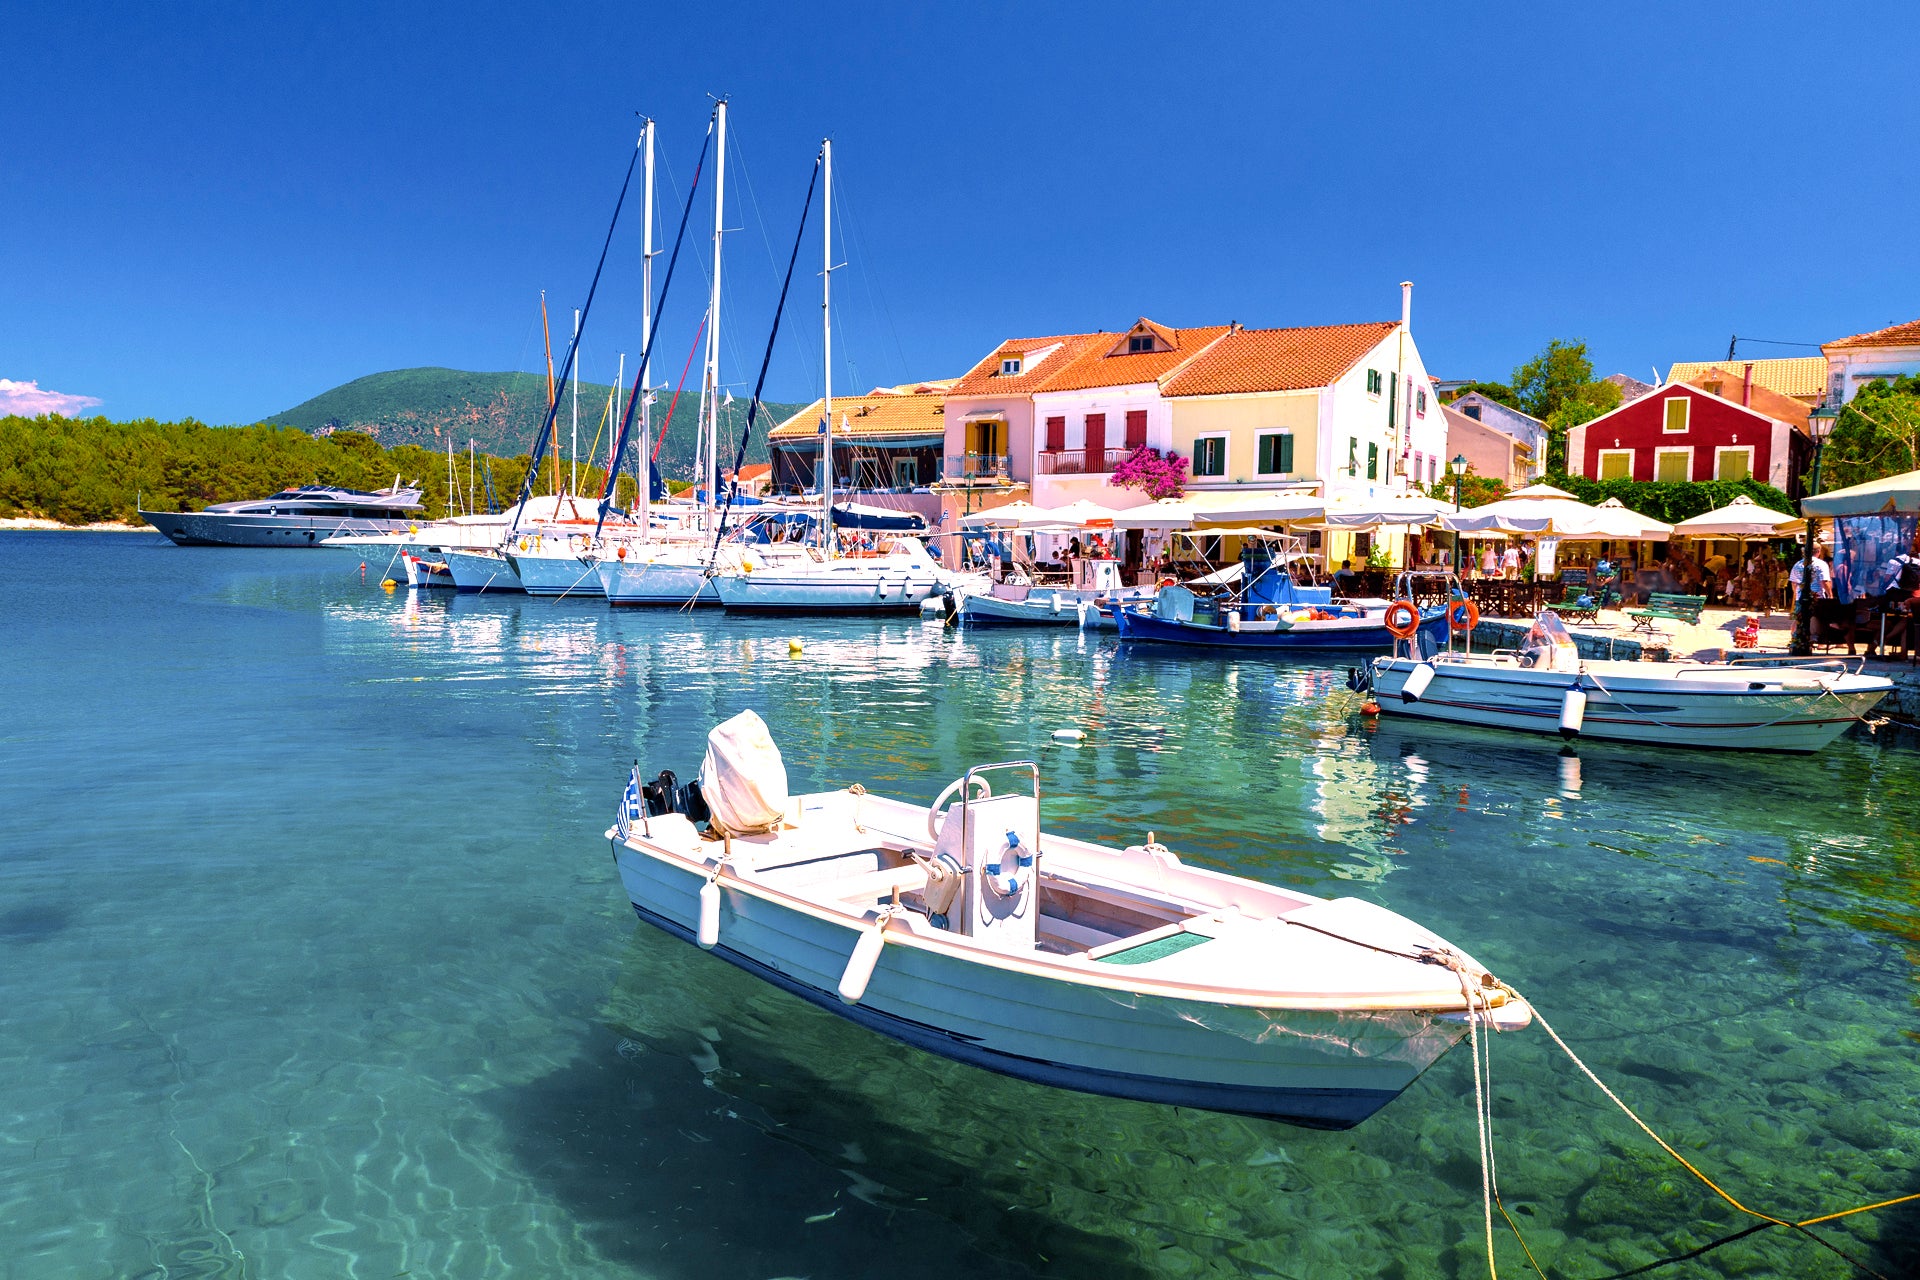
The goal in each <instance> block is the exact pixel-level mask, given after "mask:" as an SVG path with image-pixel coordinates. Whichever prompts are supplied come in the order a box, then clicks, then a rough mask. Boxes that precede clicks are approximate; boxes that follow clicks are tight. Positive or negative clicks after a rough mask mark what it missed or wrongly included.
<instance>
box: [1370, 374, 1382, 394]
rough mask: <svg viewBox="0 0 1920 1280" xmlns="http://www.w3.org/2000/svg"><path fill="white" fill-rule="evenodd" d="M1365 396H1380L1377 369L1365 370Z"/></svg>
mask: <svg viewBox="0 0 1920 1280" xmlns="http://www.w3.org/2000/svg"><path fill="white" fill-rule="evenodd" d="M1367 394H1368V395H1370V396H1377V395H1379V394H1380V371H1379V370H1378V369H1369V370H1367Z"/></svg>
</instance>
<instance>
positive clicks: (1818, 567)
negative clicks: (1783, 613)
mask: <svg viewBox="0 0 1920 1280" xmlns="http://www.w3.org/2000/svg"><path fill="white" fill-rule="evenodd" d="M1807 563H1808V562H1806V561H1803V560H1795V561H1794V562H1793V568H1791V569H1789V570H1787V583H1788V585H1790V586H1791V587H1792V588H1793V607H1794V609H1795V610H1796V611H1797V610H1798V609H1799V608H1800V591H1801V579H1802V575H1803V574H1804V573H1805V572H1806V569H1807ZM1812 565H1813V583H1812V587H1811V590H1812V591H1813V598H1814V599H1815V600H1831V599H1833V566H1831V565H1829V564H1828V563H1827V562H1826V559H1825V548H1823V547H1815V548H1814V549H1813V560H1812Z"/></svg>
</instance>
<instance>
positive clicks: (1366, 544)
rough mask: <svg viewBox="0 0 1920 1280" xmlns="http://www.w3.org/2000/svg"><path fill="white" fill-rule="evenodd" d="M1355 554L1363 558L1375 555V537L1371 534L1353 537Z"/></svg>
mask: <svg viewBox="0 0 1920 1280" xmlns="http://www.w3.org/2000/svg"><path fill="white" fill-rule="evenodd" d="M1353 554H1355V555H1356V556H1360V557H1363V558H1364V557H1366V556H1370V555H1372V554H1373V535H1372V534H1371V533H1356V534H1354V535H1353Z"/></svg>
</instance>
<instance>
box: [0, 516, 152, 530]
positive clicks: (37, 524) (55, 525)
mask: <svg viewBox="0 0 1920 1280" xmlns="http://www.w3.org/2000/svg"><path fill="white" fill-rule="evenodd" d="M6 529H37V530H42V531H45V532H50V533H156V532H158V530H156V529H155V528H154V527H153V526H152V525H150V524H122V523H120V522H119V521H118V520H104V521H102V522H100V523H99V524H61V523H60V522H59V521H58V520H42V519H40V518H38V517H37V516H0V530H6Z"/></svg>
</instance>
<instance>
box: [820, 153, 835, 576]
mask: <svg viewBox="0 0 1920 1280" xmlns="http://www.w3.org/2000/svg"><path fill="white" fill-rule="evenodd" d="M820 167H821V176H822V177H823V178H824V180H825V185H824V188H823V190H824V196H823V198H822V199H821V201H820V357H821V407H822V409H823V410H824V411H825V424H824V425H825V426H826V433H825V434H824V435H822V436H821V437H820V549H821V550H822V551H823V552H825V553H826V554H827V556H828V557H829V558H831V557H832V555H833V139H832V138H824V139H822V140H821V142H820Z"/></svg>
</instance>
